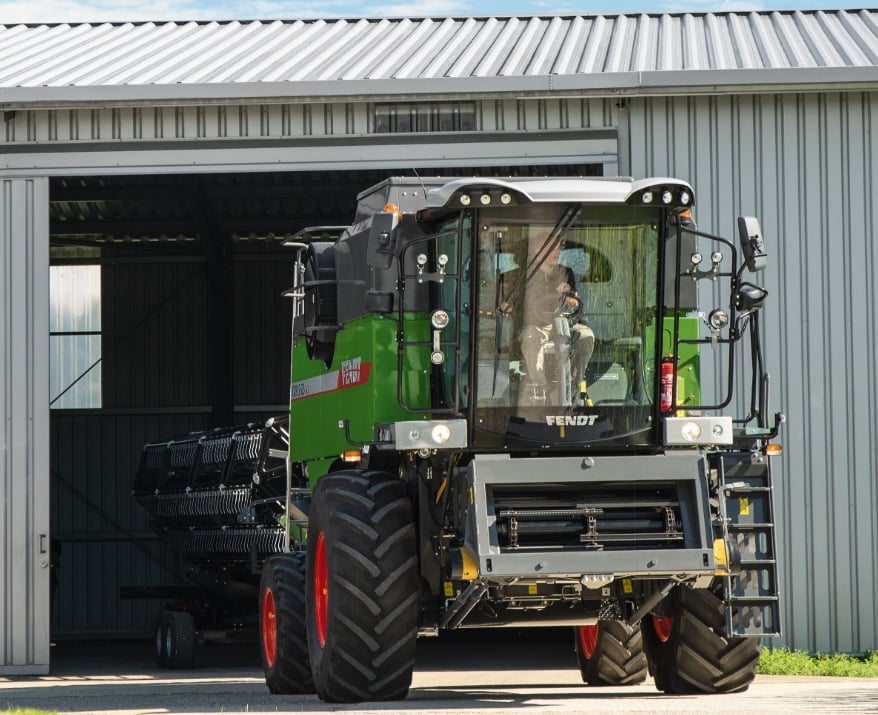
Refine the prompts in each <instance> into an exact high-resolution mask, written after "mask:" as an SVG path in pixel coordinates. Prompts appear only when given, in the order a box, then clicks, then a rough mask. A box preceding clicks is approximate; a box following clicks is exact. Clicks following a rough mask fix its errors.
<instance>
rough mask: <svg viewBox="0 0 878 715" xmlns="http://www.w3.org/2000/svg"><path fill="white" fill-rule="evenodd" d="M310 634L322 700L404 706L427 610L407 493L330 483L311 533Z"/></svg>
mask: <svg viewBox="0 0 878 715" xmlns="http://www.w3.org/2000/svg"><path fill="white" fill-rule="evenodd" d="M308 573H309V576H308V587H307V596H306V601H307V628H308V645H309V651H310V657H311V664H312V672H313V675H314V684H315V686H316V689H317V694H318V695H319V696H320V697H321V699H323V700H325V701H327V702H361V701H369V700H397V699H400V698H404V697H405V696H406V694H407V693H408V689H409V686H410V685H411V679H412V670H413V669H414V661H415V642H416V640H417V634H418V608H419V604H420V592H419V578H418V559H417V543H416V537H415V527H414V520H413V518H412V508H411V501H410V500H409V497H408V494H407V490H406V486H405V484H404V483H403V482H401V481H400V480H399V479H397V478H396V477H394V476H392V475H390V474H386V473H383V472H357V471H346V472H337V473H334V474H330V475H327V476H325V477H322V478H321V479H320V480H319V481H318V482H317V486H316V487H315V489H314V492H313V496H312V502H311V509H310V513H309V526H308Z"/></svg>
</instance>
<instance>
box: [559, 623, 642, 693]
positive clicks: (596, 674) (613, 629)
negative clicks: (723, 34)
mask: <svg viewBox="0 0 878 715" xmlns="http://www.w3.org/2000/svg"><path fill="white" fill-rule="evenodd" d="M574 634H575V641H576V660H577V662H578V663H579V672H580V674H581V675H582V680H583V682H585V683H588V684H589V685H637V684H638V683H642V682H643V681H644V680H646V675H647V672H646V656H645V655H644V654H643V638H642V636H641V634H640V627H639V626H629V625H628V624H627V623H626V622H625V621H618V620H617V621H601V622H600V623H597V624H595V625H593V626H579V627H577V628H575V629H574Z"/></svg>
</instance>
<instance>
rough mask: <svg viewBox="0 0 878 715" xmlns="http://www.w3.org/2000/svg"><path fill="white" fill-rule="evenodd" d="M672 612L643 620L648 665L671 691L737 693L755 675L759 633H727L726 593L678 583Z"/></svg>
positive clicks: (659, 685) (660, 686)
mask: <svg viewBox="0 0 878 715" xmlns="http://www.w3.org/2000/svg"><path fill="white" fill-rule="evenodd" d="M669 598H670V599H671V603H670V610H669V611H668V616H670V618H663V619H658V620H657V621H655V620H654V618H653V617H652V616H649V617H647V618H645V619H644V621H643V623H642V631H643V640H644V645H645V647H646V656H647V659H648V661H649V670H650V672H651V673H652V674H653V677H654V678H655V684H656V687H657V688H658V689H659V690H662V691H664V692H666V693H669V694H675V695H683V694H692V693H736V692H740V691H743V690H746V689H747V688H748V687H749V686H750V683H752V682H753V679H754V678H755V677H756V664H757V662H758V660H759V652H760V645H759V639H758V638H741V637H731V638H729V637H727V636H726V635H725V630H726V629H725V606H724V605H723V602H722V599H721V598H719V597H718V596H716V595H715V594H714V593H713V592H711V591H709V590H706V589H692V588H689V587H687V586H678V587H677V588H675V589H674V590H673V591H672V592H671V595H670V596H669Z"/></svg>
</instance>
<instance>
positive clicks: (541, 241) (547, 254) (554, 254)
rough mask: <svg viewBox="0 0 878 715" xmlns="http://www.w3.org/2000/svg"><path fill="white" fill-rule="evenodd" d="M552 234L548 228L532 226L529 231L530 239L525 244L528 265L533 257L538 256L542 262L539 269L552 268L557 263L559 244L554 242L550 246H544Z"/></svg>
mask: <svg viewBox="0 0 878 715" xmlns="http://www.w3.org/2000/svg"><path fill="white" fill-rule="evenodd" d="M551 233H552V229H551V227H549V226H534V227H532V228H531V231H530V238H529V239H528V242H527V257H528V263H530V261H531V260H532V259H534V258H535V257H537V256H539V258H540V259H545V260H542V262H541V267H544V268H547V269H548V268H552V267H554V266H555V265H557V263H558V256H559V255H560V253H561V242H560V241H554V242H553V244H552V245H551V246H547V245H546V240H547V239H548V238H549V236H550V235H551Z"/></svg>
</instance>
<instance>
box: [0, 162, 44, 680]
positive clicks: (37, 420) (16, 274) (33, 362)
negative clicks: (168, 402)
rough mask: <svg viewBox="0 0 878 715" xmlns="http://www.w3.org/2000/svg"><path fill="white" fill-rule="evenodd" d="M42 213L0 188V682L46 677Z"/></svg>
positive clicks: (36, 196)
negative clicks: (19, 677) (4, 677)
mask: <svg viewBox="0 0 878 715" xmlns="http://www.w3.org/2000/svg"><path fill="white" fill-rule="evenodd" d="M48 205H49V182H48V180H46V179H24V180H14V181H7V180H4V181H0V296H2V298H0V335H2V337H3V342H2V349H0V438H2V439H0V444H2V450H0V505H2V512H0V516H2V519H0V675H8V674H15V673H20V674H38V673H46V672H48V669H49V623H48V618H47V614H48V612H49V571H50V569H49V515H48V513H46V509H45V505H46V504H47V503H48V499H49V458H48V454H47V451H46V445H47V443H48V441H49V379H48V378H49V363H48V352H49V275H48V271H47V269H46V268H47V266H48V264H49V211H48Z"/></svg>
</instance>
